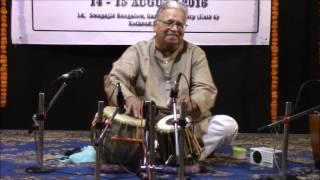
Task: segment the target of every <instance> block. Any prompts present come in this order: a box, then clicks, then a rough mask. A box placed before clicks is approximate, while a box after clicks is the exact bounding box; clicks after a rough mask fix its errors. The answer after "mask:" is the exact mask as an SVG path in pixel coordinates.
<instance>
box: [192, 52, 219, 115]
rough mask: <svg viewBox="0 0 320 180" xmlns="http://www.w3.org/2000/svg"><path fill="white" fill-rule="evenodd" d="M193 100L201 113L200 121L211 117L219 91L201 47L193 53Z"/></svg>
mask: <svg viewBox="0 0 320 180" xmlns="http://www.w3.org/2000/svg"><path fill="white" fill-rule="evenodd" d="M190 86H191V90H190V91H191V92H190V94H191V100H192V102H193V103H196V104H197V105H198V107H199V110H200V112H201V115H200V116H201V117H200V119H202V118H204V117H208V116H210V115H211V113H210V109H211V108H212V107H213V106H214V103H215V101H216V96H217V93H218V90H217V88H216V86H215V84H214V82H213V79H212V75H211V71H210V68H209V66H208V61H207V58H206V54H205V52H204V51H203V50H202V49H200V48H199V47H197V48H195V51H194V53H193V62H192V72H191V85H190Z"/></svg>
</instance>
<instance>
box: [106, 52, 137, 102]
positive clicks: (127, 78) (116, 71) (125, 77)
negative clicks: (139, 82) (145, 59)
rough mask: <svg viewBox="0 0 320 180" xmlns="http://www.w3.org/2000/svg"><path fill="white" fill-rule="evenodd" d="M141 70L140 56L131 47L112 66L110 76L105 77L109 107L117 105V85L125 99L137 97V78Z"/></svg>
mask: <svg viewBox="0 0 320 180" xmlns="http://www.w3.org/2000/svg"><path fill="white" fill-rule="evenodd" d="M138 69H139V55H138V51H137V49H136V47H135V46H130V47H129V48H128V49H127V50H126V51H125V52H124V53H123V54H122V55H121V57H120V58H119V59H118V60H117V61H115V62H114V63H113V65H112V69H111V71H110V73H109V74H107V75H105V76H104V90H105V93H106V95H107V100H108V103H109V105H115V104H116V94H117V90H116V85H117V83H120V86H121V90H122V92H123V95H124V98H125V99H127V98H128V97H129V96H135V92H134V88H133V86H132V84H134V81H135V77H136V75H137V73H138Z"/></svg>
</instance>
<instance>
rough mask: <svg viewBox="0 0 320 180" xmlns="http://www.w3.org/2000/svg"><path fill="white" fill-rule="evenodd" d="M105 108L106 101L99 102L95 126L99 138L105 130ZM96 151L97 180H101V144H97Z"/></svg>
mask: <svg viewBox="0 0 320 180" xmlns="http://www.w3.org/2000/svg"><path fill="white" fill-rule="evenodd" d="M103 108H104V101H98V116H97V122H96V125H95V129H96V134H97V136H100V134H101V132H102V129H103V128H105V123H104V122H103ZM95 149H96V167H95V179H96V180H99V179H100V171H101V161H100V160H101V152H102V146H101V143H99V144H96V143H95Z"/></svg>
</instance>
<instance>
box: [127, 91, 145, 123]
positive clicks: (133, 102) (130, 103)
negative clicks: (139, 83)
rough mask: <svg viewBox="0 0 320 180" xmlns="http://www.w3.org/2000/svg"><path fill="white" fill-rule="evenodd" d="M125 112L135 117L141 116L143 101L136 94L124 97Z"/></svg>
mask: <svg viewBox="0 0 320 180" xmlns="http://www.w3.org/2000/svg"><path fill="white" fill-rule="evenodd" d="M126 106H127V112H126V113H127V114H128V115H131V116H134V117H136V118H142V106H143V101H142V100H141V99H139V98H138V97H136V96H129V97H128V98H127V99H126Z"/></svg>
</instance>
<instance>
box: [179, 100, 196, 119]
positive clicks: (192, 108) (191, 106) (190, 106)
mask: <svg viewBox="0 0 320 180" xmlns="http://www.w3.org/2000/svg"><path fill="white" fill-rule="evenodd" d="M182 102H184V103H186V106H187V114H189V115H191V116H192V117H193V118H198V117H199V116H200V109H199V107H198V105H197V104H196V103H191V101H190V98H189V96H179V97H178V98H177V104H181V103H182Z"/></svg>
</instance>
